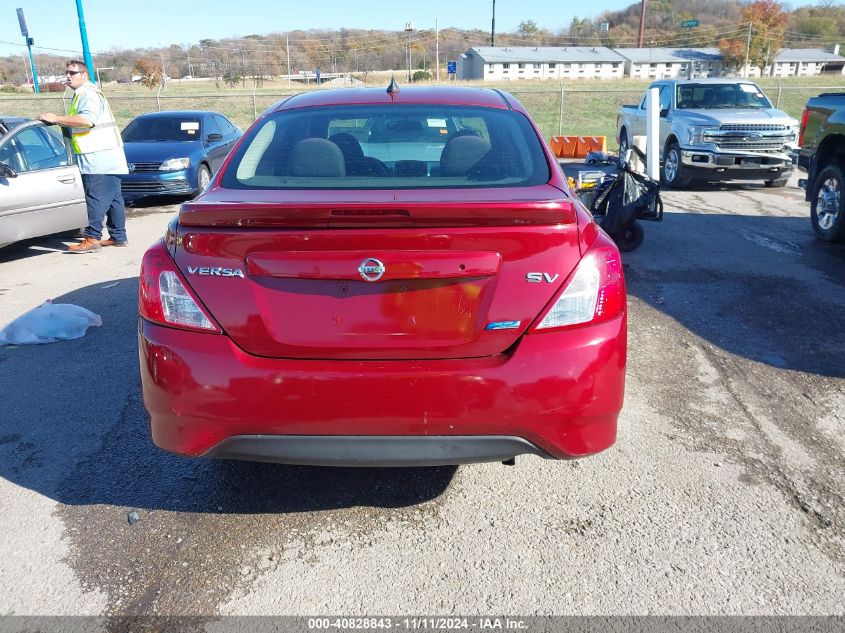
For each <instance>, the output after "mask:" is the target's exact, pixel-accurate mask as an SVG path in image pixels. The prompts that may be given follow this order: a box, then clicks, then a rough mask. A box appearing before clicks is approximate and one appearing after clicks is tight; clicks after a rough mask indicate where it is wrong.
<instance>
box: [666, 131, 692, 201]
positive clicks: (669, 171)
mask: <svg viewBox="0 0 845 633" xmlns="http://www.w3.org/2000/svg"><path fill="white" fill-rule="evenodd" d="M685 172H686V169H685V168H684V165H683V163H682V162H681V148H680V146H679V145H678V144H677V143H675V142H673V143H670V144H669V145H667V146H666V153H665V154H664V156H663V168H662V169H661V170H660V180H661V181H662V182H663V184H664V185H666V186H667V187H672V189H681V188H683V187H686V186H687V185H688V184H689V183H690V178H689V176H687V175H686V173H685Z"/></svg>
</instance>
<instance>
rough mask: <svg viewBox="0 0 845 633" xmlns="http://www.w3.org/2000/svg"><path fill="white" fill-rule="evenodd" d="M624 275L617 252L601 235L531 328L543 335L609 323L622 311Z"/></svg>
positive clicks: (624, 295) (624, 302)
mask: <svg viewBox="0 0 845 633" xmlns="http://www.w3.org/2000/svg"><path fill="white" fill-rule="evenodd" d="M625 307H626V294H625V275H624V274H623V272H622V257H621V256H620V255H619V250H618V249H617V248H616V246H615V245H614V244H613V242H611V241H610V240H609V239H608V238H607V237H605V236H604V235H602V236H601V237H600V238H599V239H597V240H596V241H595V242H594V243H593V246H592V247H591V248H590V250H588V251H587V252H586V253H585V255H584V257H583V258H581V261H580V262H579V263H578V265H577V266H576V267H575V270H574V271H573V272H572V274H571V275H570V276H569V279H568V280H567V282H566V283H565V284H564V286H563V289H562V290H561V291H560V292H559V293H558V295H557V297H556V298H555V299H554V300H553V301H552V303H551V305H550V306H549V308H547V310H546V312H545V313H544V314H543V316H542V317H541V318H540V320H539V323H538V324H537V325H536V326H534V330H535V331H542V332H547V331H549V330H552V329H560V328H566V327H573V326H577V325H584V324H585V323H598V322H601V321H608V320H610V319H613V318H615V317H617V316H619V315H620V314H622V313H623V312H624V311H625Z"/></svg>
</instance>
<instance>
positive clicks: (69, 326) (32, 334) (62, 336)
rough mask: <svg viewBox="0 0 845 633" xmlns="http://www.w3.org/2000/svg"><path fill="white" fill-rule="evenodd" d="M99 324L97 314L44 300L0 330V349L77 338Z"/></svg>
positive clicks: (70, 305)
mask: <svg viewBox="0 0 845 633" xmlns="http://www.w3.org/2000/svg"><path fill="white" fill-rule="evenodd" d="M102 324H103V320H102V319H101V318H100V317H99V315H96V314H94V313H93V312H91V311H90V310H86V309H85V308H82V307H80V306H75V305H73V304H70V303H53V302H52V301H49V300H48V301H45V302H44V303H42V304H41V305H40V306H38V307H37V308H33V309H32V310H30V311H29V312H27V313H26V314H23V315H21V316H19V317H18V318H17V319H15V320H14V321H12V322H11V323H9V325H7V326H6V327H4V328H3V329H2V330H0V346H2V345H37V344H39V343H55V342H56V341H65V340H69V339H74V338H81V337H83V336H85V332H86V330H88V328H89V327H91V326H97V327H99V326H100V325H102Z"/></svg>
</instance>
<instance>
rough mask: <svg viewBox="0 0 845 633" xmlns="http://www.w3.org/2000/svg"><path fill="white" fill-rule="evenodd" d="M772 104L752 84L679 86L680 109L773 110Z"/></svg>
mask: <svg viewBox="0 0 845 633" xmlns="http://www.w3.org/2000/svg"><path fill="white" fill-rule="evenodd" d="M771 107H772V104H771V103H769V100H768V99H767V98H766V95H764V94H763V91H762V90H760V88H758V87H757V86H755V85H754V84H751V83H734V84H710V83H708V84H681V85H679V86H678V109H680V110H689V109H695V108H697V109H702V108H703V109H710V108H771Z"/></svg>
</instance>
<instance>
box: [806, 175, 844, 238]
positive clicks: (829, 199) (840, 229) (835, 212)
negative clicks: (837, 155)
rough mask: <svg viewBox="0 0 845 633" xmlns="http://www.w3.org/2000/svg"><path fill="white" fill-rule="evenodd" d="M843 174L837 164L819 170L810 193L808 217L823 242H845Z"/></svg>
mask: <svg viewBox="0 0 845 633" xmlns="http://www.w3.org/2000/svg"><path fill="white" fill-rule="evenodd" d="M843 186H845V175H843V172H842V168H841V167H840V166H839V165H828V166H827V167H825V168H824V169H822V170H821V171H820V172H819V175H818V177H817V178H816V181H815V183H814V184H813V191H812V193H811V195H810V219H811V220H812V222H813V231H815V233H816V237H818V238H819V239H820V240H824V241H825V242H845V197H843V196H842V189H843Z"/></svg>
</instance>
